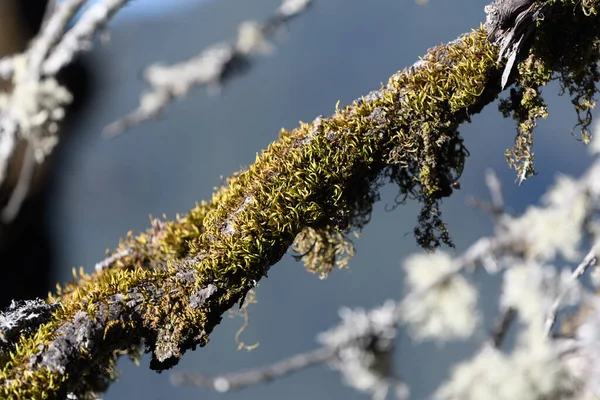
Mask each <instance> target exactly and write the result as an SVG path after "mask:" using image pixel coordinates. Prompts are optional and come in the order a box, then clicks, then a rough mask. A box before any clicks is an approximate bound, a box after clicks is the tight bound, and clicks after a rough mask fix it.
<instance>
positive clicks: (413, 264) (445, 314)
mask: <svg viewBox="0 0 600 400" xmlns="http://www.w3.org/2000/svg"><path fill="white" fill-rule="evenodd" d="M453 268H454V266H453V264H452V259H451V257H450V256H449V255H448V254H447V253H444V252H442V251H438V252H436V253H433V254H416V255H412V256H411V257H409V258H408V259H407V260H406V261H405V263H404V269H405V270H406V282H407V287H408V290H409V291H410V292H413V293H414V292H418V291H425V292H424V293H423V295H422V296H419V298H418V300H417V301H414V302H411V303H410V305H409V306H408V307H407V308H406V310H404V313H403V315H402V318H403V321H404V322H405V323H407V324H409V327H410V331H411V333H412V335H413V336H414V337H415V338H417V339H436V340H452V339H463V338H467V337H469V336H470V335H471V334H472V333H473V332H474V331H475V329H476V328H477V326H478V324H479V320H480V314H479V312H478V310H477V289H476V288H475V286H474V285H472V284H471V283H470V282H469V281H467V280H466V279H465V278H464V277H463V276H462V275H460V274H457V273H451V274H450V273H449V272H450V271H452V270H453ZM445 275H448V276H447V277H445ZM440 278H443V279H442V280H441V281H440V282H438V281H439V280H440Z"/></svg>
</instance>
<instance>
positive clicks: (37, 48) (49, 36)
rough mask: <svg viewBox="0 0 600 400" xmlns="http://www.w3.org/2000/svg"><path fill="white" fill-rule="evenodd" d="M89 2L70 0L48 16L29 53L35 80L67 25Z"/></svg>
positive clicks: (30, 70)
mask: <svg viewBox="0 0 600 400" xmlns="http://www.w3.org/2000/svg"><path fill="white" fill-rule="evenodd" d="M86 1H87V0H68V1H65V2H60V3H59V4H57V7H56V10H55V11H54V13H53V14H52V15H51V16H48V14H46V16H45V18H47V21H46V23H45V24H44V25H43V26H42V30H41V32H40V34H39V35H38V36H37V37H36V39H35V40H34V41H33V45H32V46H31V49H30V50H29V51H28V53H29V72H30V74H31V76H32V78H33V79H38V78H39V73H40V71H41V67H42V63H43V62H44V60H45V59H46V57H47V56H48V54H49V52H50V50H51V49H52V48H53V47H54V45H56V44H57V43H58V42H59V41H60V40H61V38H62V37H63V34H64V33H65V30H66V29H67V25H68V24H69V22H70V21H71V20H72V19H73V17H74V16H75V14H77V12H78V11H79V10H80V9H81V7H83V5H84V4H85V3H86Z"/></svg>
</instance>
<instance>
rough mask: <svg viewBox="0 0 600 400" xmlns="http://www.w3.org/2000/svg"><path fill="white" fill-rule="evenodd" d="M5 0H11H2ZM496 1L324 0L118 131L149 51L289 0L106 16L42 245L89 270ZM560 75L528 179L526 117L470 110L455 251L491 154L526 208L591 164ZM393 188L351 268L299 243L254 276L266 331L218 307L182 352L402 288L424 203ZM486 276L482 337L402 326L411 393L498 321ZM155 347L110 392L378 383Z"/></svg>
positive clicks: (44, 221) (61, 157) (305, 327)
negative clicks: (213, 379) (196, 383)
mask: <svg viewBox="0 0 600 400" xmlns="http://www.w3.org/2000/svg"><path fill="white" fill-rule="evenodd" d="M8 1H12V0H0V2H8ZM15 1H16V0H15ZM16 3H19V2H18V1H16ZM24 3H26V2H24ZM486 3H487V1H486V0H464V1H461V2H457V1H442V0H429V1H428V2H424V3H423V2H415V1H414V0H400V1H389V0H370V1H368V2H366V1H355V0H314V4H313V6H312V7H311V9H310V10H309V11H307V12H306V13H305V14H303V15H301V16H300V17H298V19H296V20H293V21H292V22H291V23H290V24H289V26H288V28H287V29H286V30H285V31H284V32H282V34H280V35H278V37H277V39H276V40H275V44H276V50H275V52H274V53H273V54H271V55H269V56H257V57H253V59H252V65H251V68H250V69H249V70H248V72H247V73H245V74H244V75H241V76H239V77H237V78H234V79H233V80H232V81H229V83H228V84H227V85H226V86H225V87H223V88H222V90H221V92H220V93H219V94H218V95H210V94H209V93H207V91H206V90H205V89H199V90H195V91H193V92H191V93H190V94H189V96H188V97H187V98H186V99H185V100H183V101H177V102H176V103H174V104H173V105H172V106H170V107H169V108H168V109H167V110H166V112H165V114H164V116H163V117H162V118H161V119H160V120H156V121H151V122H149V123H145V124H142V125H140V126H139V127H137V128H135V129H132V130H130V131H128V132H126V133H125V134H123V135H121V136H119V137H117V138H115V139H112V140H106V139H104V138H103V137H102V135H101V132H102V129H103V127H104V126H106V125H107V124H109V123H110V122H112V121H114V120H115V119H118V118H119V117H121V116H123V115H124V114H126V113H128V112H129V111H130V110H132V109H134V108H135V107H137V104H138V96H139V94H140V92H141V91H142V90H144V89H145V88H146V86H145V83H144V82H143V81H142V79H141V72H142V70H143V68H144V67H146V66H147V65H149V64H152V63H155V62H158V61H161V62H165V63H173V62H177V61H182V60H185V59H187V58H189V57H191V56H193V55H195V54H197V53H199V52H200V51H202V50H203V49H204V48H206V47H208V46H210V45H212V44H214V43H216V42H219V41H222V40H228V39H232V38H233V37H234V36H235V31H236V27H237V25H238V24H239V23H240V22H242V21H243V20H247V19H256V20H262V19H264V18H266V17H268V16H270V15H271V14H272V12H273V11H274V10H275V9H276V8H277V7H278V6H279V4H280V0H211V1H207V0H204V1H202V0H178V1H174V0H171V1H163V0H153V1H151V0H136V1H132V2H131V4H130V5H129V6H127V7H126V8H125V9H124V10H123V11H122V12H121V13H119V14H118V15H117V16H116V17H115V18H114V19H113V21H112V23H111V24H110V25H109V28H108V31H107V33H109V35H110V39H109V40H108V41H106V40H104V41H102V42H98V43H97V45H96V47H95V48H94V50H93V51H92V52H91V53H90V54H89V55H88V56H86V57H85V59H84V60H83V62H82V64H81V65H82V68H84V70H85V74H83V75H77V74H76V73H75V72H73V73H71V74H68V73H67V74H66V76H65V79H69V78H70V79H74V80H75V83H72V84H73V85H75V86H76V87H77V85H79V84H81V82H85V85H84V87H85V90H83V91H82V92H81V93H82V94H81V97H80V98H81V104H82V106H81V107H80V108H78V109H77V110H76V115H75V117H74V118H73V120H72V121H70V122H69V124H68V125H67V129H68V131H69V135H68V140H65V141H64V143H63V144H62V146H61V148H60V151H59V152H58V153H57V156H56V159H55V164H54V166H55V167H56V168H54V169H53V174H52V177H53V178H52V179H51V180H50V181H49V182H51V183H50V184H48V185H47V187H46V188H45V189H44V191H43V193H44V195H43V199H44V200H43V207H40V208H39V209H40V210H41V211H40V212H39V219H38V220H39V226H42V227H44V232H45V233H44V237H46V238H47V240H48V242H47V243H48V248H49V249H50V250H48V254H49V255H48V257H47V259H48V260H51V264H52V265H53V266H54V269H53V270H52V271H53V272H52V275H51V276H50V278H49V281H51V282H57V281H67V280H70V279H71V270H72V268H73V267H79V266H83V267H84V268H85V270H86V271H87V272H91V271H92V270H93V267H94V264H95V263H96V262H98V261H99V260H101V259H103V258H104V256H105V251H106V249H111V248H114V247H115V246H116V244H117V243H118V240H119V238H120V237H123V236H124V235H125V233H126V232H127V231H129V230H134V231H141V230H144V229H146V228H147V227H148V226H149V224H150V219H149V216H150V215H152V216H154V217H160V216H162V215H163V214H164V215H166V216H167V217H168V218H174V216H175V214H176V213H182V212H186V211H187V210H188V209H189V208H191V207H192V206H193V205H194V203H195V202H196V201H200V200H202V199H209V198H210V196H211V193H212V191H213V187H215V186H218V185H220V184H221V182H222V178H223V177H226V176H229V175H230V174H232V173H233V172H235V171H237V170H239V169H240V168H243V167H245V166H247V165H248V164H249V163H251V162H252V161H253V160H254V158H255V155H256V153H257V152H260V151H261V149H263V148H265V147H266V146H267V145H268V143H269V142H271V141H273V140H275V139H276V138H277V135H278V131H279V129H280V128H281V127H285V128H288V129H290V128H293V127H295V126H296V125H297V124H298V121H299V120H302V121H311V120H312V119H313V118H314V117H316V116H318V115H325V116H327V115H330V114H331V113H332V112H333V110H334V106H335V104H336V102H337V101H338V100H339V101H340V102H341V103H342V104H347V103H350V102H351V101H352V100H353V99H355V98H357V97H359V96H361V95H363V94H366V93H368V92H369V91H370V90H373V89H377V88H379V86H380V84H381V83H382V82H385V81H387V79H388V77H389V76H390V75H391V74H393V73H394V72H396V71H397V70H398V69H402V68H403V67H405V66H407V65H410V64H412V63H413V62H415V61H416V60H418V57H419V56H420V55H423V54H424V53H425V51H426V50H427V49H428V48H429V47H432V46H434V45H437V44H439V43H441V42H447V41H449V40H452V39H454V38H455V37H457V36H458V35H459V34H461V33H463V32H468V31H469V30H470V29H472V28H477V27H478V26H479V24H480V23H481V22H482V21H483V20H484V19H485V14H484V12H483V7H484V6H485V4H486ZM30 10H31V9H30ZM5 15H8V14H5ZM2 17H3V16H2V15H1V14H0V18H2ZM0 24H2V21H0ZM78 79H79V80H78ZM77 82H79V83H77ZM557 93H558V88H557V87H556V86H550V87H548V88H547V89H546V90H545V94H546V99H547V100H548V103H549V111H550V118H549V119H548V120H547V121H542V122H541V123H540V125H539V126H538V128H537V131H536V144H535V153H536V156H537V157H536V162H537V171H538V173H539V174H538V176H536V177H534V178H532V179H530V180H528V181H526V182H525V183H524V184H523V185H522V186H518V185H517V184H515V183H514V181H515V178H516V175H515V172H514V171H510V170H508V168H507V166H506V163H505V160H504V150H505V149H507V148H509V147H511V146H512V142H513V138H514V134H515V124H514V122H513V121H511V120H507V119H503V118H502V116H501V114H500V113H499V112H498V110H497V108H496V106H495V105H491V106H488V107H487V108H486V109H485V110H484V112H483V113H481V114H479V115H475V116H473V120H472V123H471V124H469V125H465V126H463V127H462V129H461V132H462V134H463V136H464V137H465V140H466V145H467V147H468V149H469V150H470V152H471V156H470V157H469V159H468V160H467V165H466V169H465V172H464V174H463V176H462V179H461V181H460V183H461V187H462V188H461V190H460V191H458V192H456V193H455V194H454V195H453V196H452V198H450V199H447V200H446V201H445V202H444V207H443V212H444V216H445V219H446V220H447V221H448V224H449V228H450V232H451V234H452V236H453V238H454V240H455V243H456V245H457V248H456V251H457V252H460V251H462V250H464V249H465V248H466V247H467V246H468V245H469V244H470V243H472V242H473V241H474V240H476V239H477V238H478V237H480V236H482V235H486V234H490V233H491V230H492V224H491V222H490V220H489V218H488V216H487V215H485V214H483V213H482V212H481V211H477V210H474V209H472V208H470V207H469V205H468V204H467V200H468V199H469V198H470V197H476V198H479V199H487V198H488V192H487V188H486V186H485V182H484V172H485V170H486V169H487V168H491V169H494V170H495V171H496V172H497V173H498V175H499V177H500V179H501V182H502V184H503V189H504V195H505V202H506V204H507V205H508V207H509V210H510V211H512V212H515V213H519V212H521V211H523V210H524V209H525V208H526V206H527V205H528V204H531V203H533V202H536V201H537V200H538V198H539V197H540V195H542V194H543V193H544V191H545V190H546V189H547V187H548V185H550V184H551V183H552V182H553V180H554V178H555V176H556V174H557V173H558V172H562V173H565V174H569V175H579V174H580V173H581V172H582V171H583V170H584V169H585V168H586V166H587V165H589V163H590V161H591V159H590V158H589V157H588V156H587V152H586V150H585V147H584V145H583V144H582V143H581V142H580V141H578V140H577V139H576V138H575V137H573V136H571V135H570V134H569V132H570V130H571V128H572V126H573V125H574V123H575V122H576V118H575V113H574V111H573V109H572V107H571V105H570V102H569V99H568V98H565V97H562V98H561V97H558V96H557ZM395 194H396V189H395V188H394V187H386V188H384V189H383V190H382V196H381V201H380V202H379V203H377V204H376V207H375V212H374V214H373V217H372V220H371V222H370V223H369V225H368V226H367V227H366V229H365V230H364V231H363V233H362V236H361V238H360V239H357V240H356V253H357V254H356V257H355V258H354V259H353V260H352V262H351V264H350V265H351V266H350V269H349V270H344V271H334V272H333V273H332V274H331V276H330V277H329V278H328V279H326V280H319V279H318V277H317V276H315V275H310V274H309V273H307V272H305V270H304V269H303V267H302V264H301V263H298V262H296V261H294V259H293V258H292V257H291V256H286V257H284V259H283V260H282V261H281V262H280V263H279V264H278V265H276V266H275V267H273V268H272V269H271V271H270V273H269V278H268V279H264V280H262V281H261V282H260V286H259V287H258V289H257V291H256V292H257V298H258V303H257V304H254V305H252V306H251V307H250V325H249V327H248V329H247V330H246V332H245V333H244V335H243V340H244V341H245V342H246V343H254V342H259V343H260V346H259V347H258V348H257V349H255V350H253V351H251V352H247V351H238V350H236V343H235V340H234V335H235V332H236V331H237V329H238V328H239V327H240V326H241V325H242V323H243V321H242V320H241V318H224V320H223V322H222V323H221V325H220V326H218V327H217V329H215V331H214V332H213V334H212V338H211V342H210V343H209V345H208V346H207V347H206V348H203V349H199V350H197V351H196V352H190V353H188V354H187V355H186V356H185V357H184V358H183V361H182V362H181V363H180V365H178V366H177V367H176V368H175V370H180V371H183V370H186V371H198V372H202V373H205V374H209V375H214V374H220V373H225V372H235V371H239V370H241V369H247V368H251V367H256V366H261V365H264V364H267V363H270V362H274V361H277V360H280V359H281V358H285V357H288V356H290V355H293V354H296V353H298V352H304V351H308V350H311V349H313V348H315V347H316V346H317V343H316V341H315V334H317V333H318V332H320V331H323V330H326V329H327V328H329V327H331V326H333V325H335V324H337V322H338V317H337V312H338V310H339V308H340V307H342V306H349V307H365V308H370V307H374V306H377V305H380V304H381V303H382V302H384V301H385V300H386V299H388V298H396V299H397V298H399V297H401V296H402V293H403V276H402V273H401V269H400V266H401V263H402V260H403V259H404V258H405V257H407V256H408V255H410V254H411V253H414V252H417V251H419V249H418V248H417V247H416V246H415V240H414V237H413V236H412V230H413V227H414V225H415V223H416V216H417V211H418V210H419V208H418V205H417V204H413V203H410V202H409V203H408V204H406V205H404V206H401V207H398V208H396V209H395V210H394V211H393V212H388V211H386V210H385V208H386V205H390V204H393V202H394V197H395ZM46 228H47V230H46ZM49 263H50V262H49ZM2 268H3V270H4V269H5V268H7V267H6V266H3V267H2ZM475 279H476V280H477V281H478V283H479V284H480V287H481V292H480V294H481V296H482V301H481V305H482V307H483V309H484V312H485V315H486V318H485V326H484V327H482V329H481V330H480V333H479V335H478V339H479V341H475V342H469V343H462V342H457V343H450V344H446V345H445V346H438V345H435V344H431V343H417V344H415V343H414V342H413V341H412V340H411V339H410V338H409V337H408V336H406V335H404V336H401V337H400V338H399V341H398V343H397V369H398V373H399V375H400V377H402V378H403V379H404V380H406V382H407V383H408V384H409V386H410V388H411V393H412V395H411V398H413V399H422V398H426V397H427V396H428V395H429V394H431V392H432V391H433V390H435V388H436V387H437V386H438V385H439V384H440V383H441V382H442V381H443V380H444V379H445V378H446V377H447V376H448V374H449V368H450V366H451V365H452V364H454V363H456V362H457V360H460V359H462V358H464V357H466V356H468V355H470V354H472V353H473V352H474V351H475V350H476V349H477V348H478V347H479V346H480V344H481V342H482V341H484V340H486V339H487V337H488V331H489V328H490V326H491V321H492V319H493V317H494V315H495V311H496V304H497V293H498V287H497V284H496V282H495V280H494V278H490V277H487V276H485V275H484V274H483V273H479V274H477V275H475ZM148 362H149V357H148V356H144V357H143V358H142V359H141V360H140V366H139V367H136V366H135V365H134V364H133V363H132V362H130V361H128V360H126V359H122V360H121V361H120V362H119V369H120V370H121V379H120V381H119V382H117V383H115V384H113V385H112V386H111V387H110V389H109V391H108V392H107V393H106V396H105V399H108V400H110V399H122V398H127V399H142V398H144V399H166V398H169V399H197V398H204V399H245V400H247V399H271V398H272V399H281V398H286V399H303V400H304V399H306V398H316V399H325V398H328V399H366V398H368V397H367V395H365V394H362V393H359V392H356V391H354V390H353V389H351V388H348V387H346V386H344V385H343V384H342V382H341V381H340V378H339V375H338V374H337V373H336V372H333V371H330V370H328V369H327V367H325V366H317V367H314V368H311V369H308V370H305V371H303V372H301V373H298V374H295V375H293V376H290V377H287V378H284V379H280V380H277V381H275V382H273V383H270V384H268V385H258V386H254V387H251V388H249V389H246V390H243V391H241V392H237V393H227V394H223V395H221V394H216V393H213V392H210V391H208V390H205V389H194V388H180V387H173V386H171V385H170V383H169V372H164V373H162V374H160V375H158V374H156V373H155V372H153V371H151V370H149V369H148Z"/></svg>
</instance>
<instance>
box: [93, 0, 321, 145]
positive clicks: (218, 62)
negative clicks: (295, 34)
mask: <svg viewBox="0 0 600 400" xmlns="http://www.w3.org/2000/svg"><path fill="white" fill-rule="evenodd" d="M311 3H312V0H283V2H282V4H281V5H280V6H279V7H278V8H277V10H276V12H275V13H274V14H273V16H271V17H269V18H267V19H266V20H265V21H263V22H261V23H258V22H253V21H245V22H242V23H241V24H240V25H239V27H238V37H237V39H236V40H235V41H233V42H231V43H227V42H225V43H218V44H215V45H213V46H211V47H209V48H208V49H206V50H204V51H203V52H202V53H200V54H199V55H197V56H194V57H192V58H190V59H189V60H186V61H183V62H180V63H177V64H173V65H169V66H164V65H157V64H155V65H151V66H149V67H148V68H146V70H145V71H144V77H145V79H146V81H148V83H149V85H150V89H149V90H147V91H146V92H144V93H142V95H141V97H140V105H139V106H138V108H137V109H136V110H134V111H132V112H131V113H129V114H128V115H126V116H124V117H123V118H121V119H119V120H117V121H115V122H113V123H111V124H110V125H108V126H107V127H106V128H105V129H104V134H105V135H106V136H108V137H114V136H116V135H119V134H121V133H123V132H124V131H126V130H128V129H131V128H132V127H134V126H136V125H139V124H141V123H142V122H144V121H147V120H149V119H151V118H155V117H157V116H159V115H160V114H161V113H162V111H163V110H164V109H165V108H166V107H167V106H168V105H169V104H170V103H171V102H172V101H173V100H175V99H178V98H182V97H185V96H186V95H187V94H188V92H189V91H190V90H191V89H193V88H195V87H198V86H203V85H217V86H219V85H224V84H225V83H226V82H228V81H229V80H231V78H233V77H234V76H236V75H239V74H240V73H243V72H245V71H247V69H248V67H249V66H250V58H249V57H250V55H251V54H252V53H254V52H257V51H262V52H266V51H270V48H271V47H270V45H269V44H268V43H267V41H266V38H267V37H268V36H270V35H272V34H274V33H275V32H277V31H278V30H279V29H281V28H282V27H283V26H284V25H285V24H286V23H287V22H289V21H290V20H291V19H292V18H294V17H296V16H298V15H300V14H301V13H302V12H304V11H305V10H306V9H307V8H308V6H309V5H310V4H311Z"/></svg>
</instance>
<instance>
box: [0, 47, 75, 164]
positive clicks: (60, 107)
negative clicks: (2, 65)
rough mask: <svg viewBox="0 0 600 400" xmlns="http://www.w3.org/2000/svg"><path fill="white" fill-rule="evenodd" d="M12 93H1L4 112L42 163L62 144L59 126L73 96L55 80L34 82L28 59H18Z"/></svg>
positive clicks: (36, 80)
mask: <svg viewBox="0 0 600 400" xmlns="http://www.w3.org/2000/svg"><path fill="white" fill-rule="evenodd" d="M14 68H15V69H14V76H13V82H12V86H13V87H12V91H10V92H8V93H0V111H1V112H2V113H4V114H6V115H8V116H10V117H11V118H13V119H14V120H15V121H16V123H17V124H18V126H19V134H20V136H21V138H22V139H25V140H27V141H28V143H29V144H30V145H31V146H32V147H33V150H34V154H35V157H36V160H37V161H38V162H41V161H43V159H44V158H45V157H46V156H47V155H48V154H50V152H51V151H52V149H53V148H54V146H55V145H56V143H58V128H59V123H60V122H61V121H62V120H63V118H64V116H65V106H66V105H68V104H69V103H71V101H72V96H71V94H70V93H69V91H67V89H65V88H64V87H63V86H61V85H60V84H59V83H58V82H57V81H56V79H54V78H51V77H50V78H43V79H40V80H38V79H32V77H31V76H30V75H29V70H28V64H27V59H26V57H25V56H16V57H15V58H14Z"/></svg>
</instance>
